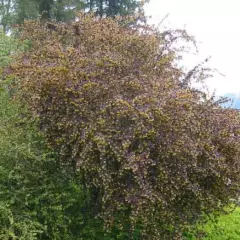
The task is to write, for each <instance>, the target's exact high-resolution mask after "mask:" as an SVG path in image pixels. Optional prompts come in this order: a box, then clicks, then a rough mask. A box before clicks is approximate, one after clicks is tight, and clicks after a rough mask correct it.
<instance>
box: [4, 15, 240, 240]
mask: <svg viewBox="0 0 240 240" xmlns="http://www.w3.org/2000/svg"><path fill="white" fill-rule="evenodd" d="M21 37H22V39H23V40H26V39H27V40H28V41H30V43H31V47H32V48H31V50H30V51H29V52H25V53H23V54H21V55H20V56H19V57H18V58H17V59H16V61H15V63H14V64H12V66H11V68H9V69H8V70H7V71H6V72H7V73H11V74H13V75H14V76H15V78H16V79H17V80H18V81H17V83H18V84H16V87H17V88H20V91H21V99H22V100H24V101H25V102H27V103H28V104H29V106H30V109H31V110H32V113H33V115H34V116H36V117H37V118H38V119H39V122H40V128H41V130H42V131H43V132H44V134H45V136H46V138H47V141H48V143H49V144H50V146H52V147H53V148H54V150H55V151H56V152H58V153H59V154H60V156H61V157H60V165H61V166H65V167H69V166H70V167H71V168H72V169H73V171H74V172H79V174H80V175H81V177H82V181H83V184H84V185H86V186H88V187H89V188H90V189H91V201H92V202H93V203H94V204H93V206H94V209H93V212H94V214H95V216H101V217H102V218H103V219H104V221H105V225H106V227H110V226H112V224H114V223H116V224H117V223H118V228H121V227H123V226H122V225H123V223H125V222H129V223H131V226H132V227H133V228H134V226H135V225H136V224H140V226H141V228H142V232H141V234H142V238H143V239H175V238H176V239H180V238H181V232H182V230H183V229H184V228H185V227H186V226H188V225H189V224H192V223H194V222H195V221H196V219H198V217H199V215H200V214H201V213H207V214H208V213H211V212H214V211H216V210H218V211H219V210H221V209H223V207H224V206H225V205H227V204H228V203H229V201H230V199H231V198H236V197H237V194H238V190H239V178H240V174H239V170H240V165H239V151H240V148H239V143H240V142H239V115H238V113H237V112H236V111H235V110H230V109H223V108H221V106H219V104H218V103H217V102H215V101H214V98H206V97H205V96H204V94H203V93H201V92H200V91H196V90H194V89H193V88H191V87H190V85H191V84H190V83H191V82H192V81H193V80H192V79H194V78H195V79H197V80H199V81H201V80H202V76H203V75H204V73H205V72H204V69H201V66H198V67H196V68H194V69H193V71H191V72H189V73H185V72H183V71H182V70H181V68H179V67H178V66H177V64H176V60H177V59H178V58H179V54H180V53H179V50H178V49H176V48H174V43H175V41H178V40H179V38H184V39H186V40H191V38H189V37H188V36H187V35H186V33H185V32H184V31H180V30H178V31H171V30H170V31H166V32H163V33H159V32H157V31H156V30H155V29H153V28H152V27H151V26H148V25H144V24H141V25H134V26H133V27H124V26H122V25H120V24H119V23H118V19H116V20H112V19H108V18H105V19H98V18H95V17H92V16H88V15H87V16H86V15H85V16H83V15H80V20H79V22H75V23H71V24H53V23H47V24H46V25H44V26H43V25H40V24H39V23H37V22H28V23H26V25H25V26H23V27H22V32H21ZM202 70H203V71H202ZM116 216H120V219H121V220H120V221H119V220H117V218H116ZM129 239H131V237H129Z"/></svg>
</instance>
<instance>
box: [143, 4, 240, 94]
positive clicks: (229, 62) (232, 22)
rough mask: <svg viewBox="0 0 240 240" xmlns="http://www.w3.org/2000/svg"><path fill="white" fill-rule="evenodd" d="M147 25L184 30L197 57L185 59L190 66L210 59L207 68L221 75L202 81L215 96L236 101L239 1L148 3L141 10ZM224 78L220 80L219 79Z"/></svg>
mask: <svg viewBox="0 0 240 240" xmlns="http://www.w3.org/2000/svg"><path fill="white" fill-rule="evenodd" d="M145 11H146V14H147V15H148V16H152V19H151V20H149V21H150V23H153V24H158V23H159V22H160V21H161V20H162V19H163V18H164V16H166V15H167V14H169V15H168V17H167V19H166V20H165V21H164V22H163V24H162V25H164V26H168V27H171V28H184V29H186V30H187V31H188V33H189V34H190V35H193V36H195V38H196V40H197V42H198V48H199V53H198V55H197V56H194V55H189V56H187V58H186V60H185V62H186V65H189V66H194V65H195V64H196V63H199V62H201V61H203V60H204V59H206V58H207V57H209V56H211V61H210V66H211V67H212V68H214V69H215V68H216V69H217V70H218V71H219V72H220V73H221V74H215V76H214V78H212V79H209V80H207V81H206V84H207V86H208V88H209V90H210V92H213V91H214V90H215V92H216V95H220V96H222V95H225V94H229V93H233V94H234V95H236V96H237V97H239V98H240V61H239V58H240V0H150V3H148V4H147V5H146V7H145ZM222 75H224V76H222Z"/></svg>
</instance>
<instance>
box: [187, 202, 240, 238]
mask: <svg viewBox="0 0 240 240" xmlns="http://www.w3.org/2000/svg"><path fill="white" fill-rule="evenodd" d="M200 229H203V231H204V232H205V233H206V236H205V237H204V238H203V240H240V207H238V208H237V209H236V210H235V211H234V212H232V213H230V214H228V215H222V216H220V217H218V218H217V219H216V221H214V222H209V223H207V224H205V225H204V226H203V227H201V228H200ZM187 239H188V240H190V239H191V240H196V239H197V238H195V237H188V238H187Z"/></svg>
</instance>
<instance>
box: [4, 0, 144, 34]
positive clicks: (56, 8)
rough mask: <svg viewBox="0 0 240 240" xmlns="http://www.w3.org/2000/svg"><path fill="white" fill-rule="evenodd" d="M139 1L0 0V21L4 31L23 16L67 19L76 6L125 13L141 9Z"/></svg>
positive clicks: (109, 13)
mask: <svg viewBox="0 0 240 240" xmlns="http://www.w3.org/2000/svg"><path fill="white" fill-rule="evenodd" d="M143 3H144V1H140V0H121V1H120V0H111V1H110V0H1V3H0V4H1V5H0V19H1V23H0V24H1V25H2V27H3V31H4V32H5V33H6V32H7V31H8V30H9V28H10V26H11V25H12V24H22V23H23V22H24V20H30V19H39V18H40V19H41V20H42V21H46V20H53V21H57V22H69V21H72V20H74V19H75V16H76V15H75V14H76V12H78V11H80V10H84V11H85V12H89V11H90V12H93V13H95V14H96V15H99V16H101V17H104V16H111V17H114V16H118V15H119V16H125V15H129V14H133V13H136V12H139V13H140V12H141V13H143V8H142V7H143Z"/></svg>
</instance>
